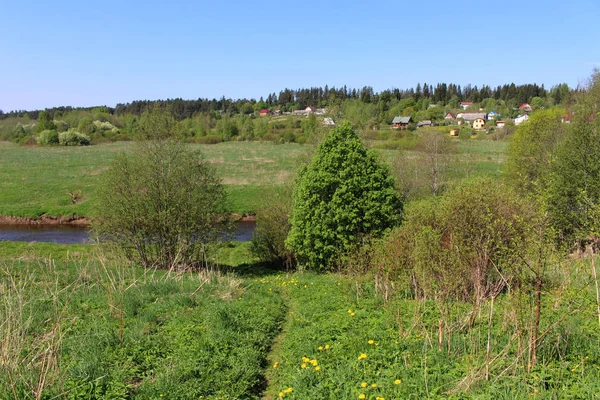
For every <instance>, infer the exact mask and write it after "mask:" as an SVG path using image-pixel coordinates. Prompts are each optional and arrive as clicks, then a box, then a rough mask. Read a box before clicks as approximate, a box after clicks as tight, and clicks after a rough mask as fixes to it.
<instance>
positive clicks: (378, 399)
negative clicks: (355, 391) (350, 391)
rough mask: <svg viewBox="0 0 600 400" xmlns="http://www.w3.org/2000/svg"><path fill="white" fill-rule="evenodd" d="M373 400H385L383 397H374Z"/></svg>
mask: <svg viewBox="0 0 600 400" xmlns="http://www.w3.org/2000/svg"><path fill="white" fill-rule="evenodd" d="M375 400H385V399H384V398H383V397H375Z"/></svg>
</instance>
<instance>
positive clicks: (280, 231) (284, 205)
mask: <svg viewBox="0 0 600 400" xmlns="http://www.w3.org/2000/svg"><path fill="white" fill-rule="evenodd" d="M265 199H266V201H265V203H264V205H263V206H262V207H260V208H259V209H257V210H256V230H255V232H254V235H253V236H252V244H251V250H252V254H253V255H254V256H255V257H257V258H258V259H259V260H261V261H263V262H267V263H277V262H282V263H285V264H286V267H288V268H289V267H290V266H291V263H292V260H293V255H292V252H291V251H290V250H288V249H287V248H286V246H285V240H286V238H287V236H288V234H289V232H290V227H291V226H290V221H289V217H290V214H291V212H292V187H291V186H284V187H283V188H278V190H272V191H271V192H269V193H268V194H267V196H265Z"/></svg>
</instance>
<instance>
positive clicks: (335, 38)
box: [0, 0, 600, 111]
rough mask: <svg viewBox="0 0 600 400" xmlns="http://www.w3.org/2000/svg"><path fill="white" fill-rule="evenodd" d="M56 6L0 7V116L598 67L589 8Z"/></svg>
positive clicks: (547, 75) (233, 1)
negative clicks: (3, 113)
mask: <svg viewBox="0 0 600 400" xmlns="http://www.w3.org/2000/svg"><path fill="white" fill-rule="evenodd" d="M56 3H57V2H48V1H22V2H17V1H14V0H12V1H7V0H0V10H1V13H0V18H1V23H0V109H2V110H4V111H9V110H14V109H39V108H45V107H53V106H61V105H72V106H92V105H108V106H114V105H116V104H117V103H124V102H129V101H133V100H142V99H148V100H154V99H161V98H163V99H164V98H176V97H181V98H184V99H196V98H199V97H202V98H204V97H208V98H213V97H217V98H218V97H221V96H223V95H224V96H226V97H230V98H244V97H245V98H251V97H254V98H258V97H260V96H267V95H268V93H271V92H276V93H278V92H279V90H281V89H283V88H285V87H288V88H294V89H295V88H300V87H310V86H324V85H325V84H328V85H329V86H337V87H339V86H343V85H348V86H349V87H357V88H358V87H362V86H367V85H368V86H373V88H374V89H375V90H376V91H379V90H382V89H386V88H391V87H397V88H407V87H413V86H415V85H416V84H417V83H423V82H427V83H428V84H433V85H435V84H436V83H437V82H448V83H449V82H454V83H458V84H462V85H465V84H468V83H471V84H473V85H478V86H480V85H482V84H490V85H498V84H503V83H510V82H515V83H517V84H521V83H534V82H535V83H539V84H541V83H543V84H545V85H546V86H548V87H550V86H552V85H554V84H556V83H561V82H567V83H568V84H569V85H576V84H577V83H578V82H580V81H582V80H584V79H586V78H587V77H589V76H590V75H591V72H592V70H593V68H594V67H599V66H600V29H598V26H597V24H598V21H599V20H600V2H598V1H597V0H570V1H555V0H550V1H541V0H529V1H515V0H505V1H502V2H493V3H490V4H489V5H488V4H487V2H482V1H471V0H463V1H461V2H448V1H441V0H429V1H422V2H419V1H411V2H405V1H382V2H358V1H312V0H309V1H307V0H296V1H293V2H290V1H286V2H262V3H260V2H248V1H237V0H230V1H226V2H218V1H213V2H204V1H179V0H171V1H169V2H165V1H160V2H159V1H157V2H154V1H144V2H138V1H127V0H121V1H112V0H108V1H104V2H82V1H62V2H58V3H60V4H56ZM86 3H90V4H89V5H88V4H86Z"/></svg>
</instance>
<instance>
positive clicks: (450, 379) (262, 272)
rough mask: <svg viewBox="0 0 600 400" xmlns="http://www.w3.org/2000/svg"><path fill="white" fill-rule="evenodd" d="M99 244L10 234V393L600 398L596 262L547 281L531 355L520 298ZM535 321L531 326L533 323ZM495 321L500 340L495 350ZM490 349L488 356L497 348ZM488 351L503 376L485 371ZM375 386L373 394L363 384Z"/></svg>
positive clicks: (242, 257)
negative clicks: (437, 298) (534, 360)
mask: <svg viewBox="0 0 600 400" xmlns="http://www.w3.org/2000/svg"><path fill="white" fill-rule="evenodd" d="M97 253H98V251H97V249H96V248H95V247H94V246H91V245H87V246H70V245H69V246H65V245H41V244H35V245H31V244H12V243H0V254H2V257H1V260H0V321H2V322H1V323H0V357H1V358H0V361H2V362H0V398H6V399H8V398H23V399H25V398H36V396H39V397H38V398H46V399H50V398H59V399H62V398H64V399H67V398H68V399H106V398H114V399H116V398H118V399H133V398H135V399H158V398H168V399H192V398H193V399H198V398H204V399H213V400H216V399H259V398H263V399H280V398H285V399H336V400H337V399H361V398H365V399H373V400H375V399H384V400H385V399H388V400H389V399H423V398H432V399H440V398H452V399H470V398H477V399H523V398H565V399H593V398H598V397H597V396H598V393H600V346H599V345H598V344H599V343H600V330H599V329H598V320H597V318H598V317H597V315H596V310H595V300H594V293H593V290H592V286H591V285H590V280H589V279H590V276H589V275H590V274H589V272H587V271H588V268H587V266H586V265H585V264H584V263H582V262H579V261H573V262H572V263H571V264H570V265H569V271H570V272H569V274H568V275H565V276H562V277H560V279H558V277H557V279H556V282H557V284H556V285H555V286H553V287H552V289H551V290H549V291H548V292H547V293H545V295H544V296H545V298H546V303H547V305H546V307H545V309H546V312H545V313H544V314H543V318H542V331H543V332H549V333H548V334H547V335H545V336H544V337H543V340H542V341H541V342H540V349H539V362H538V364H537V365H536V366H535V367H533V368H531V369H529V368H528V365H527V361H526V358H527V357H526V356H524V355H523V350H522V349H521V348H520V344H519V343H520V340H519V337H520V336H519V333H518V332H516V331H515V324H514V321H513V319H514V318H515V314H514V305H513V304H511V303H509V302H508V301H507V300H506V299H505V298H503V297H502V296H500V297H498V298H497V299H496V304H495V313H494V316H493V318H492V319H491V320H490V321H491V325H489V326H490V327H491V328H490V330H488V315H489V311H490V303H489V302H488V303H485V304H484V305H483V307H482V309H481V311H480V315H479V316H478V317H477V318H476V320H475V324H474V325H473V326H472V327H471V328H466V327H465V326H464V321H465V318H467V317H468V315H469V312H470V310H471V304H468V303H461V302H454V303H450V304H449V308H448V311H447V312H448V322H449V324H448V326H447V327H446V328H444V330H443V337H442V340H441V343H440V342H439V341H438V339H439V338H440V336H439V335H440V330H439V321H440V310H439V308H438V305H437V304H436V302H434V301H431V300H427V301H425V300H422V299H421V300H415V299H411V298H405V297H403V293H402V292H401V291H400V292H397V293H396V294H395V295H394V296H392V297H390V298H389V299H388V301H387V302H386V301H384V298H383V297H382V296H381V295H379V294H378V293H377V291H376V284H375V282H374V281H373V280H372V278H371V277H370V276H361V277H353V276H348V275H339V274H313V273H303V272H296V273H292V274H287V273H285V272H279V271H273V270H267V269H264V268H262V267H260V266H258V265H253V260H252V259H251V258H249V256H248V252H247V244H241V245H237V246H234V247H232V248H229V249H225V250H224V251H223V253H222V254H221V255H220V258H221V260H222V262H223V265H222V267H223V269H227V270H228V271H229V272H227V273H226V272H219V270H213V271H205V272H201V273H190V274H167V273H165V272H161V271H143V270H141V269H137V268H132V267H131V266H120V265H121V264H119V263H118V262H116V261H114V260H111V261H110V262H107V261H108V260H106V259H104V258H103V257H102V255H101V254H100V255H99V254H97ZM521 334H522V335H526V332H522V333H521ZM488 335H489V337H490V343H491V354H490V355H488V356H486V354H487V353H486V343H487V338H488ZM486 361H487V362H486ZM486 364H488V366H489V373H490V377H489V378H488V379H486V378H485V375H484V372H483V371H484V366H485V365H486ZM361 395H364V397H362V396H361Z"/></svg>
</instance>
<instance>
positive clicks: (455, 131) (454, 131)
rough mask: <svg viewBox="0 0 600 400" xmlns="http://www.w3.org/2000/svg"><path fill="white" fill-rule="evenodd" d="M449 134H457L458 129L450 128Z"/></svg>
mask: <svg viewBox="0 0 600 400" xmlns="http://www.w3.org/2000/svg"><path fill="white" fill-rule="evenodd" d="M450 136H458V129H450Z"/></svg>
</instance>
